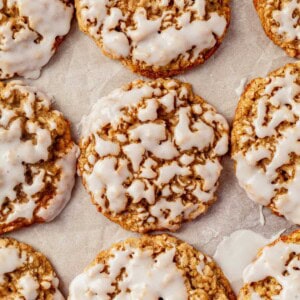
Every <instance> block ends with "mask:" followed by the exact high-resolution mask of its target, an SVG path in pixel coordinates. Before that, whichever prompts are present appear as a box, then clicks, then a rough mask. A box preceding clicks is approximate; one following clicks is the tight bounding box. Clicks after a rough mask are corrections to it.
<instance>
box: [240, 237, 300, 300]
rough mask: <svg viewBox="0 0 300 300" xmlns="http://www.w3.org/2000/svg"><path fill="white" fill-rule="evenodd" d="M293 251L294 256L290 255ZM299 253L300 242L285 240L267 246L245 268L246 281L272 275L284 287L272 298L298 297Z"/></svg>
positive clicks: (299, 291)
mask: <svg viewBox="0 0 300 300" xmlns="http://www.w3.org/2000/svg"><path fill="white" fill-rule="evenodd" d="M292 253H295V257H293V258H291V257H290V255H291V254H292ZM299 253H300V245H299V244H293V243H284V242H283V241H279V242H277V243H276V244H275V245H273V246H267V247H265V248H264V249H263V251H262V253H261V255H260V256H259V257H258V258H257V259H256V260H255V261H254V262H253V263H251V264H250V265H249V266H248V267H247V268H246V269H245V270H244V272H243V279H244V282H245V283H251V282H257V281H260V280H264V279H266V278H267V277H269V276H270V277H273V278H275V279H276V280H277V282H278V283H279V284H280V285H281V287H282V289H281V291H280V293H279V295H278V296H276V297H272V299H282V300H289V299H297V298H298V296H299V294H300V272H299V267H300V261H299V258H298V257H297V255H299Z"/></svg>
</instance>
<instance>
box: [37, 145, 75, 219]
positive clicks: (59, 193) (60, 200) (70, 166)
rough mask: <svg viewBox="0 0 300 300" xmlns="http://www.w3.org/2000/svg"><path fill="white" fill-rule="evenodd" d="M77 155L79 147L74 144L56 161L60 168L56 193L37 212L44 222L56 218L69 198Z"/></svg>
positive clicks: (73, 182)
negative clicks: (47, 203) (46, 204)
mask: <svg viewBox="0 0 300 300" xmlns="http://www.w3.org/2000/svg"><path fill="white" fill-rule="evenodd" d="M78 156H79V148H78V147H77V146H76V145H75V144H74V145H73V147H72V148H71V150H69V151H68V153H67V154H65V155H64V156H63V157H62V158H61V159H59V160H58V161H57V162H56V166H57V167H58V168H59V169H60V170H61V173H60V179H59V180H58V181H57V182H56V195H55V196H54V197H53V199H51V200H50V202H49V205H48V206H47V207H46V208H44V207H42V208H41V209H39V211H38V212H37V215H38V216H39V217H41V218H43V219H44V220H45V221H46V222H50V221H52V220H53V219H54V218H56V217H57V216H58V215H59V214H60V213H61V211H62V210H63V209H64V207H65V206H66V205H67V203H68V202H69V200H70V199H71V194H72V190H73V187H74V184H75V173H76V162H77V158H78Z"/></svg>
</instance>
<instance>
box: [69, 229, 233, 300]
mask: <svg viewBox="0 0 300 300" xmlns="http://www.w3.org/2000/svg"><path fill="white" fill-rule="evenodd" d="M77 299H78V300H85V299H157V300H159V299H169V300H177V299H180V300H185V299H186V300H196V299H211V300H225V299H232V300H233V299H235V296H234V293H233V291H232V289H231V287H230V285H229V283H228V281H227V279H226V278H225V276H224V274H223V273H222V271H221V269H220V268H219V267H218V266H217V265H216V264H215V262H213V261H212V259H211V258H210V257H208V256H206V255H204V254H202V253H201V252H199V251H197V250H196V249H195V248H193V247H192V246H190V245H188V244H186V243H184V242H182V241H180V240H178V239H176V238H174V237H170V236H168V235H158V236H143V237H141V238H131V239H127V240H126V241H124V242H120V243H117V244H114V245H113V246H112V247H111V248H110V249H109V250H106V251H102V252H100V253H99V254H98V256H97V257H96V259H95V260H94V261H93V262H92V263H91V264H90V265H89V266H88V267H87V268H86V269H85V271H84V272H83V273H82V274H80V275H78V276H77V277H76V278H75V279H74V280H73V282H72V283H71V285H70V294H69V300H77Z"/></svg>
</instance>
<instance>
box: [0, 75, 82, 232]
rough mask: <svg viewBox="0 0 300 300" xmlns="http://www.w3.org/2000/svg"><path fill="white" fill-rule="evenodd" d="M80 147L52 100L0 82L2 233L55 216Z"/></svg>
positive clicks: (17, 84)
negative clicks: (54, 108) (52, 107)
mask: <svg viewBox="0 0 300 300" xmlns="http://www.w3.org/2000/svg"><path fill="white" fill-rule="evenodd" d="M77 152H78V147H77V146H76V145H75V144H74V142H73V141H72V138H71V134H70V126H69V123H68V121H66V120H65V119H64V117H63V115H62V114H61V113H60V112H58V111H56V110H52V109H51V103H50V99H49V98H48V97H47V96H46V95H45V94H43V93H41V92H39V91H38V90H37V89H36V88H33V87H29V86H25V85H23V84H22V83H21V82H19V81H13V82H10V83H0V234H2V233H4V232H8V231H11V230H14V229H17V228H19V227H23V226H27V225H30V224H32V223H35V222H46V221H47V222H48V221H51V220H52V219H54V218H55V217H56V216H57V215H58V214H59V213H60V212H61V210H62V209H63V208H64V206H65V205H66V203H67V202H68V201H69V199H70V196H71V191H72V188H73V185H74V181H75V173H76V158H77Z"/></svg>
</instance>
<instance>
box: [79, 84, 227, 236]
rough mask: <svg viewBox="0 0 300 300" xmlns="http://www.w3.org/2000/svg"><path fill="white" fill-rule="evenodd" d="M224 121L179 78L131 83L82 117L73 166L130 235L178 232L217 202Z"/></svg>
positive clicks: (102, 207)
mask: <svg viewBox="0 0 300 300" xmlns="http://www.w3.org/2000/svg"><path fill="white" fill-rule="evenodd" d="M228 131H229V128H228V124H227V122H226V120H225V119H224V117H222V116H221V115H219V114H218V113H217V112H216V110H215V109H214V108H213V107H212V106H210V105H209V104H207V103H206V102H205V101H204V100H203V99H202V98H200V97H199V96H197V95H195V94H194V93H193V91H192V87H191V86H190V85H189V84H186V83H182V82H179V81H176V80H162V79H159V80H156V81H149V82H144V81H135V82H133V83H130V84H128V85H126V86H124V87H122V88H120V89H117V90H115V91H114V92H112V93H111V94H110V95H108V96H106V97H103V98H101V99H99V100H98V101H97V102H96V104H95V105H94V106H93V108H92V110H91V113H90V114H89V115H88V116H87V117H85V118H84V119H83V122H82V136H81V141H80V148H81V156H80V158H79V163H78V168H79V173H80V174H81V176H82V179H83V183H84V185H85V187H86V189H87V190H88V192H89V193H90V195H91V197H92V201H93V203H94V204H95V205H96V206H97V207H98V209H99V210H100V211H101V212H102V213H103V214H104V215H105V216H106V217H108V218H109V219H111V220H112V221H114V222H116V223H118V224H120V225H121V226H123V227H124V228H126V229H128V230H133V231H138V232H147V231H150V230H165V229H167V230H177V229H178V228H179V227H180V226H181V224H182V223H183V222H184V221H189V220H193V219H194V218H196V217H197V216H199V215H201V214H203V213H204V212H206V210H207V209H208V207H209V206H211V205H212V204H213V203H214V202H215V200H216V196H215V192H216V189H217V187H218V179H219V176H220V173H221V170H222V166H221V163H220V158H221V156H223V155H224V154H225V153H226V152H227V150H228Z"/></svg>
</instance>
